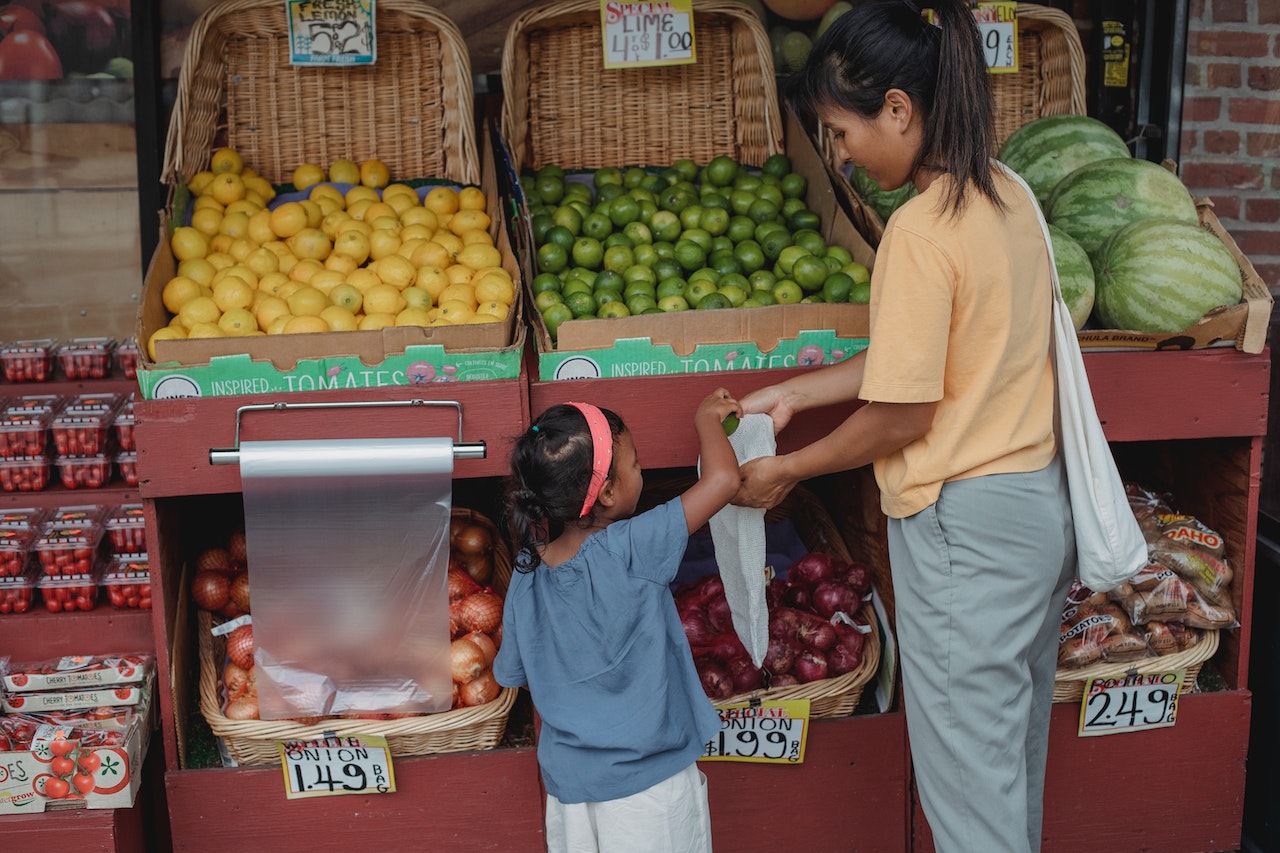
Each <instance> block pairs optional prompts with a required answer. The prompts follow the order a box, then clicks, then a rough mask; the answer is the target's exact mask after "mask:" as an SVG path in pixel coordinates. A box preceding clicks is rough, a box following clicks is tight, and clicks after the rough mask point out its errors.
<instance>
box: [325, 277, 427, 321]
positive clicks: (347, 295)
mask: <svg viewBox="0 0 1280 853" xmlns="http://www.w3.org/2000/svg"><path fill="white" fill-rule="evenodd" d="M413 289H414V288H409V290H413ZM428 298H429V297H428ZM329 301H330V302H332V303H333V304H334V305H336V306H338V307H339V308H345V309H346V310H347V311H349V312H351V313H352V314H356V313H357V312H359V310H360V308H361V307H362V306H363V304H364V294H363V293H362V292H361V290H360V288H358V287H356V286H355V285H354V284H350V283H348V282H345V281H344V282H343V283H342V284H339V285H337V286H335V287H334V288H333V289H332V290H330V291H329ZM321 313H323V312H321Z"/></svg>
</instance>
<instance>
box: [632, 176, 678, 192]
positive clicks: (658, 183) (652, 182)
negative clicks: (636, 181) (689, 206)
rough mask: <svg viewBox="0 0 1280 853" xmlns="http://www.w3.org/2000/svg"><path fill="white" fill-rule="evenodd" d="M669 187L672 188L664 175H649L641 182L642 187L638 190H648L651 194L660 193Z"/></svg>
mask: <svg viewBox="0 0 1280 853" xmlns="http://www.w3.org/2000/svg"><path fill="white" fill-rule="evenodd" d="M669 186H671V184H670V183H669V182H668V181H667V179H666V178H664V177H663V176H662V175H648V176H646V177H645V179H644V180H643V181H641V182H640V186H639V187H637V189H642V190H646V191H648V192H651V193H660V192H662V191H663V190H665V189H666V188H667V187H669Z"/></svg>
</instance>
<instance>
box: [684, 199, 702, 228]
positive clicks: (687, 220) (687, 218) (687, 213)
mask: <svg viewBox="0 0 1280 853" xmlns="http://www.w3.org/2000/svg"><path fill="white" fill-rule="evenodd" d="M702 210H703V207H702V205H700V204H691V205H689V206H688V207H686V208H685V209H684V210H681V211H680V224H681V225H683V226H684V227H685V228H697V227H699V226H700V225H701V224H702Z"/></svg>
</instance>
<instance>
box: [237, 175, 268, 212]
mask: <svg viewBox="0 0 1280 853" xmlns="http://www.w3.org/2000/svg"><path fill="white" fill-rule="evenodd" d="M240 180H242V181H244V189H245V198H248V197H249V196H250V195H256V196H258V197H259V198H260V199H261V200H262V201H261V204H262V205H263V206H266V203H267V202H269V201H271V199H273V198H275V197H276V188H275V187H273V186H271V183H270V182H269V181H267V180H266V179H265V178H260V177H258V176H257V175H250V176H248V177H245V173H244V172H241V173H240Z"/></svg>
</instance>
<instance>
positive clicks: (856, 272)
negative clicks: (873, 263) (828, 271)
mask: <svg viewBox="0 0 1280 853" xmlns="http://www.w3.org/2000/svg"><path fill="white" fill-rule="evenodd" d="M840 271H841V272H843V273H848V274H849V277H850V278H852V279H853V283H854V284H858V283H861V282H868V283H869V282H870V281H871V270H869V269H867V267H866V264H860V263H858V262H857V261H849V263H847V264H845V265H844V266H843V267H841V268H840Z"/></svg>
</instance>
